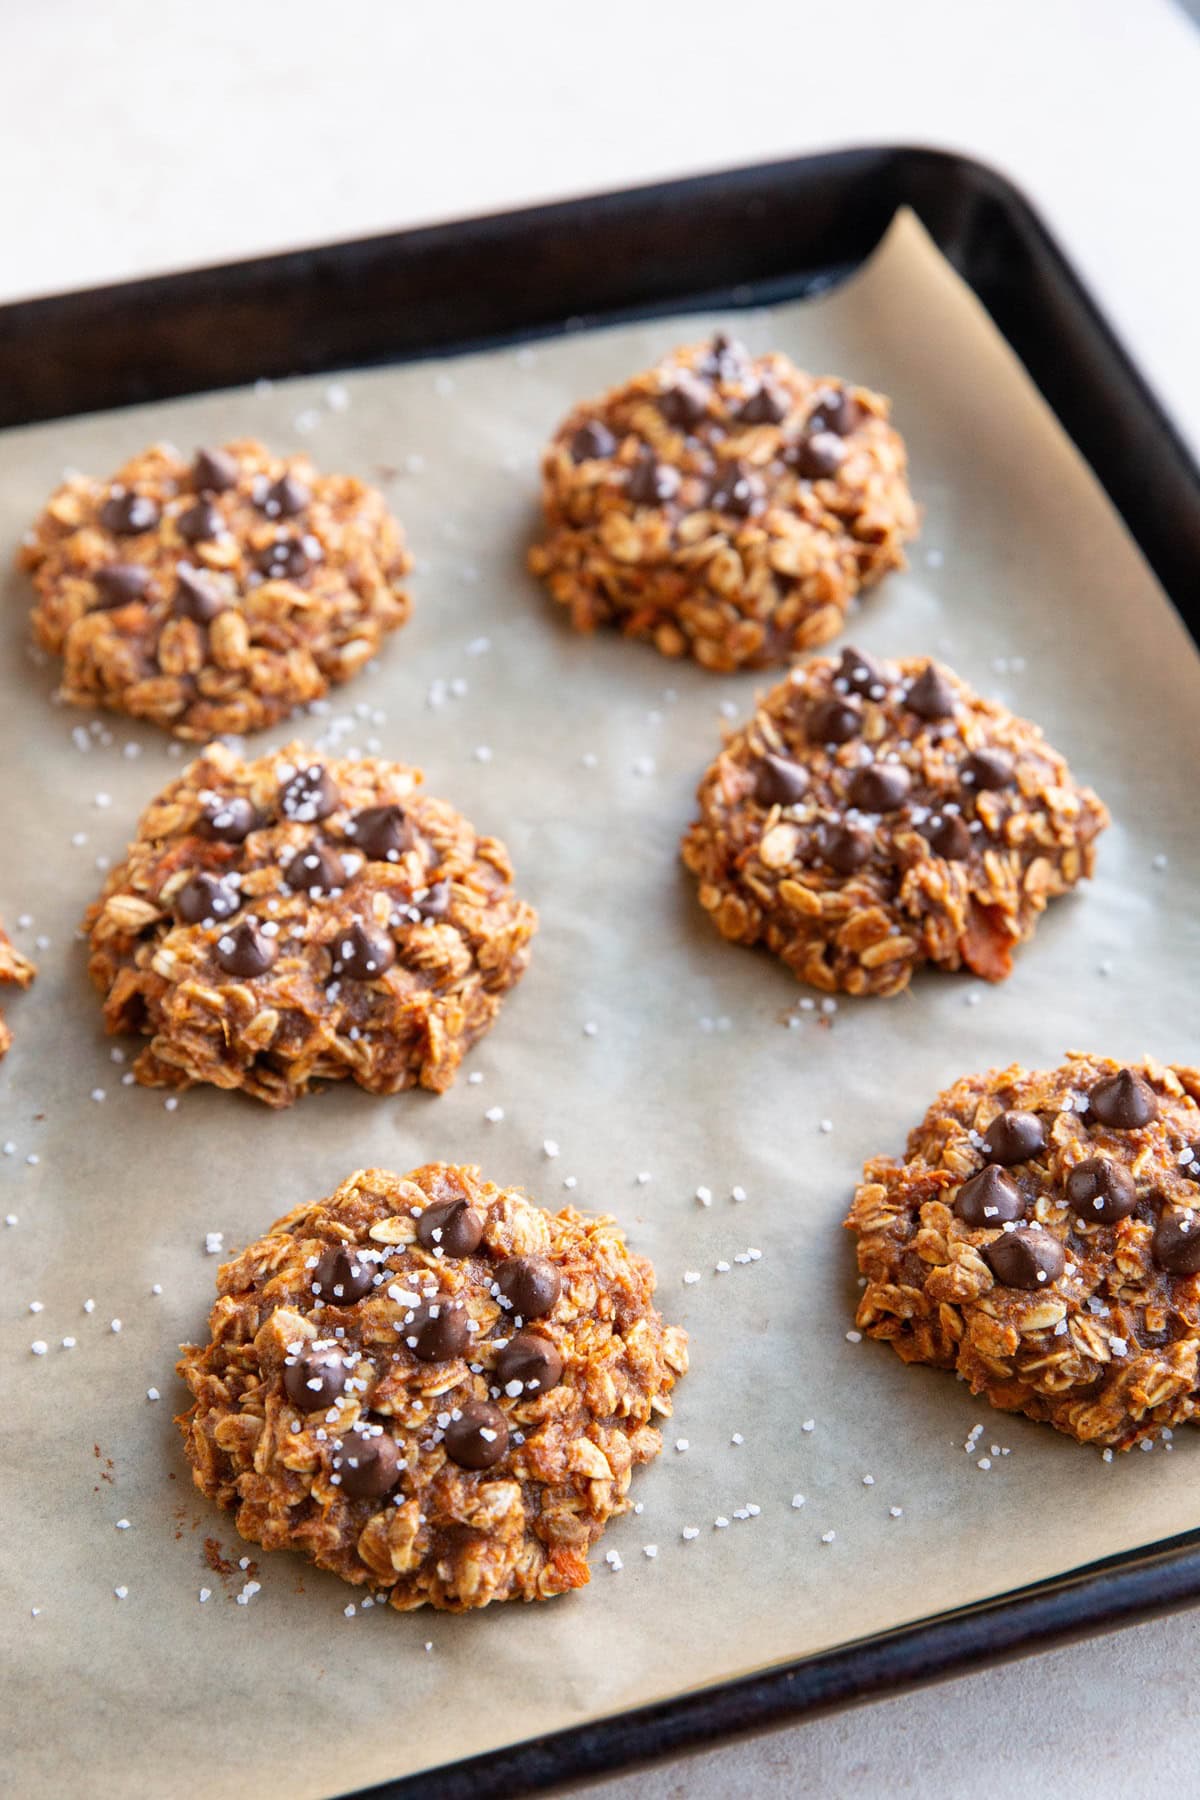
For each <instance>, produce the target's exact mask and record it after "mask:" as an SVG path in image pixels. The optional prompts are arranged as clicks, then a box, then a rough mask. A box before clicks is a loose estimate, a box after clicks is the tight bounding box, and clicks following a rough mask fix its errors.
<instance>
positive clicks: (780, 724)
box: [683, 650, 1108, 994]
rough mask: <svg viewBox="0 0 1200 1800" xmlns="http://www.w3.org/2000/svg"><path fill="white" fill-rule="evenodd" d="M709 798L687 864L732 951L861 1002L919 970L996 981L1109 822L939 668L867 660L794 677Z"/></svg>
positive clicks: (1007, 716)
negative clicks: (772, 962) (762, 957)
mask: <svg viewBox="0 0 1200 1800" xmlns="http://www.w3.org/2000/svg"><path fill="white" fill-rule="evenodd" d="M698 798H699V802H700V817H699V819H698V820H697V821H696V822H695V824H693V825H692V826H691V828H690V829H689V831H688V832H687V834H686V836H685V837H684V840H683V860H684V862H685V863H686V864H687V866H688V868H689V869H690V870H691V871H692V873H693V874H694V875H695V876H696V877H697V879H698V881H699V883H700V904H701V905H702V906H703V907H704V909H705V911H706V912H707V913H708V914H709V915H710V917H711V918H712V920H713V923H714V924H715V925H716V927H717V929H718V930H719V931H720V932H721V934H722V936H723V937H727V938H731V939H732V940H733V941H734V942H735V943H739V944H758V943H763V944H766V946H767V947H768V949H770V950H773V951H774V952H775V954H776V955H777V956H779V957H782V959H783V961H784V962H785V963H786V964H787V965H788V967H789V968H790V969H791V970H792V972H793V973H794V974H795V975H796V976H797V977H798V978H799V979H800V980H801V981H807V982H811V984H812V985H813V986H814V987H818V988H826V989H829V990H833V989H839V988H840V989H844V990H845V992H847V993H850V994H895V993H899V991H900V990H901V989H902V988H904V987H906V986H907V985H908V982H909V980H910V979H911V977H912V973H913V970H914V969H915V968H916V967H917V966H918V964H920V963H925V962H928V963H934V964H936V965H937V966H938V967H939V968H943V969H960V968H963V967H966V968H968V969H970V970H972V971H973V973H975V974H976V975H982V976H984V977H985V978H986V979H987V980H988V981H1000V980H1003V978H1004V977H1005V976H1006V975H1008V974H1010V973H1011V970H1012V950H1013V947H1014V946H1015V945H1016V944H1018V943H1020V942H1021V941H1022V940H1023V939H1025V938H1028V937H1030V936H1031V935H1032V933H1033V929H1034V926H1035V924H1036V922H1037V917H1038V914H1039V913H1040V912H1041V911H1042V910H1043V908H1044V907H1045V905H1046V902H1047V900H1049V899H1051V898H1053V896H1055V895H1056V894H1063V893H1065V892H1066V891H1067V890H1068V888H1071V887H1073V886H1074V884H1075V883H1076V882H1077V881H1078V880H1080V878H1081V877H1082V876H1086V875H1090V874H1091V873H1092V866H1093V863H1094V860H1095V846H1094V839H1095V837H1096V835H1097V833H1098V832H1100V831H1102V830H1103V829H1104V827H1105V826H1106V825H1107V824H1108V813H1107V812H1106V810H1105V808H1104V806H1103V805H1102V804H1101V802H1100V801H1099V800H1098V799H1097V797H1096V795H1095V794H1093V793H1092V792H1091V790H1090V789H1089V788H1085V787H1080V786H1079V785H1078V784H1077V783H1076V782H1075V781H1074V779H1073V778H1072V775H1071V771H1070V770H1069V769H1068V767H1067V765H1066V763H1065V762H1064V761H1063V759H1062V757H1061V756H1060V755H1059V754H1058V752H1057V751H1056V750H1053V749H1051V747H1050V745H1049V744H1047V743H1046V741H1045V739H1044V738H1043V736H1042V734H1041V732H1040V731H1039V730H1038V728H1037V726H1036V725H1031V724H1030V723H1029V722H1028V720H1026V719H1018V718H1015V717H1014V716H1013V714H1012V713H1010V712H1007V711H1006V710H1005V708H1004V707H1002V706H1000V705H998V704H997V703H996V702H995V701H992V700H981V699H980V698H979V696H978V695H976V694H974V693H972V691H971V689H970V688H969V687H968V686H967V684H966V683H965V682H964V681H962V680H960V678H959V677H958V676H957V675H954V674H953V673H952V672H951V671H950V670H949V669H946V668H943V667H941V666H940V665H939V664H937V663H931V662H928V661H927V660H925V659H924V658H920V657H918V658H908V659H904V660H901V661H899V662H878V661H876V660H874V659H873V658H871V657H869V656H865V655H864V654H863V653H862V652H861V651H858V650H845V651H843V653H842V657H841V660H840V662H834V661H833V660H832V659H830V658H825V657H817V658H814V659H813V660H811V661H809V662H807V663H806V664H804V666H803V667H801V668H797V669H794V670H793V671H792V674H791V676H790V677H789V678H788V679H787V680H786V681H783V682H781V683H780V684H779V685H778V686H777V687H775V688H774V689H773V690H772V691H771V692H770V693H769V694H768V695H767V696H766V698H765V699H764V700H763V701H762V702H761V704H760V705H759V708H758V711H757V712H756V713H755V715H754V717H753V718H752V719H751V721H750V723H749V724H748V725H746V726H744V727H743V728H742V729H741V730H738V731H735V732H733V733H732V734H731V735H730V737H729V739H728V741H727V743H726V745H725V748H724V750H723V751H722V752H721V754H720V756H719V757H718V758H717V760H716V762H715V763H713V764H712V766H711V768H710V769H709V770H708V771H707V773H706V774H705V776H704V779H703V781H702V782H701V783H700V788H699V794H698Z"/></svg>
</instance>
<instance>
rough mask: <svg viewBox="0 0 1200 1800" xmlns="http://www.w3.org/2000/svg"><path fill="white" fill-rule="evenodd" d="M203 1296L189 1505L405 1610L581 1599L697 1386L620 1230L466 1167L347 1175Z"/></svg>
mask: <svg viewBox="0 0 1200 1800" xmlns="http://www.w3.org/2000/svg"><path fill="white" fill-rule="evenodd" d="M217 1288H218V1294H219V1298H218V1301H217V1304H216V1306H215V1308H214V1309H213V1313H212V1319H211V1327H212V1336H211V1340H210V1342H209V1343H207V1344H204V1345H185V1346H184V1348H183V1352H182V1360H181V1362H180V1364H179V1373H180V1375H181V1376H182V1377H183V1379H184V1381H185V1382H186V1383H187V1385H188V1387H189V1389H190V1390H191V1394H192V1404H191V1406H190V1407H189V1408H188V1410H187V1411H186V1412H185V1413H184V1414H183V1415H182V1417H181V1418H180V1419H179V1421H178V1423H179V1425H180V1427H181V1429H182V1431H183V1436H184V1442H185V1446H186V1450H187V1455H188V1458H189V1460H190V1462H191V1464H192V1468H193V1472H194V1479H195V1482H196V1486H197V1487H198V1488H199V1489H200V1490H201V1492H202V1493H204V1494H206V1495H207V1496H208V1497H209V1498H210V1499H211V1500H215V1501H216V1502H217V1504H218V1505H220V1506H224V1507H227V1508H228V1509H229V1510H230V1511H232V1512H233V1513H234V1514H235V1521H236V1524H237V1528H238V1530H239V1531H240V1532H241V1534H242V1536H243V1537H245V1538H248V1539H250V1541H251V1542H253V1543H256V1544H261V1545H262V1546H263V1547H264V1548H265V1549H268V1550H280V1549H291V1550H298V1551H300V1552H301V1554H303V1555H304V1556H307V1557H308V1558H309V1559H310V1560H311V1561H313V1562H315V1563H316V1564H318V1566H319V1567H321V1568H323V1569H331V1570H332V1571H333V1572H334V1573H335V1574H337V1575H340V1576H341V1577H342V1578H343V1580H345V1581H349V1582H352V1583H354V1584H355V1585H356V1586H359V1587H364V1588H369V1589H370V1590H371V1591H372V1593H373V1594H374V1596H375V1598H376V1599H377V1600H380V1601H382V1600H387V1601H388V1602H389V1603H390V1604H391V1605H392V1606H394V1607H396V1608H397V1609H399V1610H400V1611H402V1612H405V1611H409V1610H411V1609H412V1608H414V1607H418V1606H424V1605H430V1606H436V1607H440V1608H443V1609H445V1610H447V1611H451V1612H465V1611H468V1610H469V1609H471V1608H474V1607H479V1606H487V1605H488V1604H490V1602H492V1601H493V1600H541V1599H547V1598H549V1597H551V1596H553V1595H555V1594H561V1593H565V1592H567V1591H568V1590H570V1589H571V1588H577V1587H583V1586H584V1585H585V1584H586V1583H587V1581H588V1578H589V1575H588V1563H587V1556H588V1551H589V1549H590V1548H591V1546H592V1545H593V1544H594V1543H595V1541H596V1540H597V1538H599V1536H600V1535H601V1533H602V1532H603V1530H604V1527H605V1525H606V1524H607V1523H608V1521H609V1519H611V1518H613V1517H615V1516H617V1515H618V1514H620V1513H623V1512H626V1511H627V1510H628V1508H629V1506H630V1499H629V1484H630V1476H631V1474H632V1471H633V1469H634V1468H635V1467H636V1466H637V1465H638V1464H639V1463H646V1462H650V1461H651V1460H652V1459H653V1458H654V1457H655V1456H657V1455H658V1453H659V1451H660V1450H661V1448H662V1439H661V1436H660V1433H659V1430H658V1423H659V1421H661V1420H662V1419H663V1418H667V1417H669V1416H670V1412H671V1401H670V1395H671V1390H672V1388H673V1387H674V1385H675V1382H676V1380H677V1379H678V1378H679V1377H680V1376H681V1375H683V1374H684V1373H686V1370H687V1339H686V1337H685V1334H684V1333H683V1332H682V1331H681V1330H679V1329H678V1328H676V1327H672V1326H668V1325H664V1323H663V1320H662V1318H661V1316H660V1315H659V1313H658V1311H657V1309H656V1308H655V1305H654V1271H653V1269H652V1268H651V1266H650V1264H649V1263H648V1262H647V1261H646V1260H645V1258H644V1257H640V1256H636V1255H634V1254H633V1253H632V1252H631V1251H630V1250H629V1249H628V1248H627V1246H626V1243H625V1239H624V1237H623V1235H622V1233H621V1231H620V1230H619V1228H618V1227H617V1225H616V1223H615V1222H614V1220H612V1219H611V1218H589V1217H586V1216H585V1215H584V1214H582V1213H579V1212H576V1211H575V1210H574V1209H573V1208H571V1207H567V1208H564V1209H563V1211H561V1212H558V1213H550V1212H545V1211H543V1210H542V1208H541V1207H539V1206H537V1205H535V1204H534V1202H533V1201H532V1200H530V1199H529V1198H528V1197H527V1196H526V1195H525V1194H524V1193H522V1192H521V1191H520V1190H519V1189H517V1188H499V1187H496V1186H495V1185H494V1184H493V1183H492V1182H490V1181H483V1180H482V1179H481V1178H480V1174H479V1170H478V1169H476V1168H466V1167H455V1166H452V1165H449V1164H446V1163H433V1164H429V1165H427V1166H426V1167H424V1168H420V1169H414V1170H413V1171H412V1172H411V1173H410V1174H408V1175H404V1176H396V1175H392V1174H389V1173H388V1172H387V1171H386V1170H382V1169H369V1170H366V1171H364V1172H360V1173H359V1174H356V1175H352V1176H351V1177H350V1179H349V1180H348V1181H345V1182H343V1183H342V1185H341V1187H339V1188H338V1190H337V1192H336V1193H335V1194H333V1195H332V1196H331V1198H329V1199H328V1200H318V1201H315V1202H312V1203H311V1204H308V1205H305V1206H300V1207H297V1208H296V1209H295V1211H293V1212H290V1213H289V1214H288V1215H287V1217H286V1218H283V1219H280V1220H279V1221H278V1223H276V1224H275V1225H273V1226H272V1227H271V1229H270V1231H269V1232H268V1233H267V1235H266V1236H265V1237H263V1238H262V1239H260V1240H259V1242H258V1243H255V1244H251V1245H250V1246H249V1247H248V1248H247V1249H245V1250H243V1251H242V1253H241V1255H240V1256H238V1257H237V1258H235V1260H234V1261H232V1262H230V1263H227V1264H225V1266H224V1267H223V1268H222V1269H221V1270H220V1271H219V1274H218V1277H217ZM522 1309H524V1310H522Z"/></svg>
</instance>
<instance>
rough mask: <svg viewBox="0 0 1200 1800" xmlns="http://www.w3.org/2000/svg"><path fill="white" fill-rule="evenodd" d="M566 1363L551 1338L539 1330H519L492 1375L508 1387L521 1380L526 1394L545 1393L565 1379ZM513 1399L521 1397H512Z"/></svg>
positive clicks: (497, 1362) (505, 1348)
mask: <svg viewBox="0 0 1200 1800" xmlns="http://www.w3.org/2000/svg"><path fill="white" fill-rule="evenodd" d="M562 1372H563V1360H562V1357H561V1356H560V1355H559V1353H558V1350H557V1349H556V1347H555V1346H554V1345H553V1344H552V1343H551V1342H550V1339H549V1338H544V1337H543V1336H542V1335H541V1333H540V1332H538V1331H518V1333H517V1335H516V1336H515V1337H511V1338H509V1340H508V1342H507V1344H505V1346H504V1348H503V1350H501V1352H500V1354H499V1356H497V1358H496V1362H495V1366H494V1367H493V1370H492V1374H493V1376H494V1377H495V1380H496V1383H497V1385H498V1386H500V1387H502V1388H507V1387H508V1386H509V1384H510V1383H511V1382H514V1381H519V1382H520V1384H521V1386H522V1388H523V1389H524V1391H525V1392H526V1393H527V1394H544V1393H546V1392H547V1391H548V1390H549V1389H550V1388H552V1387H557V1386H558V1384H559V1382H560V1381H561V1380H562ZM512 1398H513V1399H517V1398H519V1396H518V1395H515V1394H514V1395H513V1396H512Z"/></svg>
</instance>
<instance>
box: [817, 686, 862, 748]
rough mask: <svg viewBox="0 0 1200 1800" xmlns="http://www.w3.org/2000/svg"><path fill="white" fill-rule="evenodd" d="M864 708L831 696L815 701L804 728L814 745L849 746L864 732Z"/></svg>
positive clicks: (833, 695)
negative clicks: (852, 739)
mask: <svg viewBox="0 0 1200 1800" xmlns="http://www.w3.org/2000/svg"><path fill="white" fill-rule="evenodd" d="M862 723H863V716H862V707H861V706H856V705H855V704H854V702H853V701H852V700H843V699H842V698H841V697H840V696H839V695H837V694H830V695H829V697H828V699H826V700H817V701H814V703H813V705H812V706H810V707H809V708H808V711H807V712H806V713H805V715H804V728H805V730H806V731H807V733H808V735H809V737H810V738H811V739H812V741H813V743H814V744H848V743H849V742H850V739H851V738H854V737H857V736H858V734H859V732H860V731H861V730H862Z"/></svg>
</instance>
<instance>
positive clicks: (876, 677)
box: [837, 646, 888, 694]
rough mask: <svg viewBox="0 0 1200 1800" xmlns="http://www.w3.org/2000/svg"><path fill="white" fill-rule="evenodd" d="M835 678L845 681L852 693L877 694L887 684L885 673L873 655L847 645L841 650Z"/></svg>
mask: <svg viewBox="0 0 1200 1800" xmlns="http://www.w3.org/2000/svg"><path fill="white" fill-rule="evenodd" d="M837 678H838V680H839V681H843V682H845V684H846V686H847V687H848V688H849V690H850V692H851V693H852V694H877V693H878V692H879V690H880V688H886V687H887V685H888V679H887V675H886V674H885V672H884V670H883V669H882V667H881V666H880V665H879V663H877V662H876V661H875V660H874V658H873V657H870V656H867V655H865V654H864V652H863V651H861V650H855V649H854V648H853V647H851V646H847V648H846V649H845V650H843V651H842V660H841V665H840V666H839V668H838V672H837Z"/></svg>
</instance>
